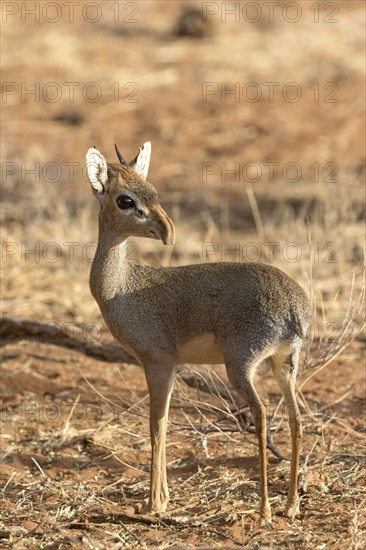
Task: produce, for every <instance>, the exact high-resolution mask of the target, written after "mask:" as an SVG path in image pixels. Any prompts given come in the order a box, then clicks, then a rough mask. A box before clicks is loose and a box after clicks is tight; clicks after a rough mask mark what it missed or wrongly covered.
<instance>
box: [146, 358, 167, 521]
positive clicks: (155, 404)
mask: <svg viewBox="0 0 366 550" xmlns="http://www.w3.org/2000/svg"><path fill="white" fill-rule="evenodd" d="M144 370H145V376H146V381H147V385H148V388H149V395H150V437H151V474H150V496H149V501H148V504H147V505H146V506H145V508H143V510H142V512H143V513H158V514H160V513H162V512H165V510H166V507H167V504H168V501H169V491H168V484H167V479H166V460H165V438H166V429H167V422H168V411H169V403H170V396H171V393H172V390H173V385H174V378H175V367H171V366H166V365H165V366H164V365H150V364H149V365H144Z"/></svg>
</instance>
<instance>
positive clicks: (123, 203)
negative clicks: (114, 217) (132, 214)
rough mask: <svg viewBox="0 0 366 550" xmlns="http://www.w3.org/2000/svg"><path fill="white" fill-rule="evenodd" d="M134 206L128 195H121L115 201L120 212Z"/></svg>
mask: <svg viewBox="0 0 366 550" xmlns="http://www.w3.org/2000/svg"><path fill="white" fill-rule="evenodd" d="M134 204H135V203H134V202H133V200H132V199H131V197H129V196H128V195H121V196H120V197H118V199H117V206H118V208H121V210H128V209H129V208H132V207H133V206H134Z"/></svg>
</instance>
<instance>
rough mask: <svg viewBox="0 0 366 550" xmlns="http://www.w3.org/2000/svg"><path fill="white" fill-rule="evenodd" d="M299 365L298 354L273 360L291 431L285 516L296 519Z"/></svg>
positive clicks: (300, 432) (297, 506)
mask: <svg viewBox="0 0 366 550" xmlns="http://www.w3.org/2000/svg"><path fill="white" fill-rule="evenodd" d="M297 364H298V354H297V353H294V354H293V355H292V356H290V357H287V358H286V359H285V361H283V362H282V361H281V360H277V359H276V357H274V358H273V374H274V376H275V378H276V380H277V383H278V385H279V387H280V389H281V391H282V394H283V397H284V399H285V402H286V406H287V411H288V416H289V424H290V430H291V442H292V452H291V475H290V486H289V492H288V497H287V504H286V509H285V514H286V516H288V517H295V516H297V515H299V514H300V507H299V504H300V499H299V494H298V475H299V462H300V452H301V445H302V426H301V416H300V411H299V408H298V406H297V402H296V394H295V381H296V372H297Z"/></svg>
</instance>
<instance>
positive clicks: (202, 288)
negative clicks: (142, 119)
mask: <svg viewBox="0 0 366 550" xmlns="http://www.w3.org/2000/svg"><path fill="white" fill-rule="evenodd" d="M116 151H117V154H118V158H119V161H120V163H119V164H114V163H113V164H110V163H109V164H107V162H106V160H105V158H104V157H103V155H102V154H101V153H100V152H99V151H98V150H97V149H95V148H92V149H89V151H88V153H87V167H88V174H89V178H90V182H91V185H92V191H93V193H94V196H95V197H96V198H97V199H98V201H99V203H100V212H99V238H98V246H97V250H96V254H95V258H94V261H93V265H92V268H91V273H90V288H91V292H92V294H93V296H94V298H95V299H96V301H97V302H98V305H99V307H100V310H101V313H102V315H103V317H104V319H105V321H106V323H107V325H108V327H109V329H110V331H111V333H112V334H113V336H114V337H115V339H116V340H118V341H119V342H120V343H121V345H122V346H123V347H124V348H125V349H126V350H127V351H128V352H129V353H130V354H132V355H133V356H134V357H136V358H137V360H138V361H139V362H140V363H141V365H142V366H143V368H144V371H145V375H146V380H147V385H148V389H149V394H150V434H151V447H152V458H151V484H150V497H149V501H148V503H147V505H146V506H145V509H144V512H145V513H162V512H164V511H165V510H166V507H167V503H168V500H169V494H168V486H167V481H166V464H165V436H166V426H167V416H168V408H169V402H170V396H171V392H172V388H173V383H174V377H175V370H176V366H177V365H179V364H181V363H196V364H202V363H208V364H220V363H225V365H226V369H227V374H228V377H229V380H230V381H231V383H232V384H233V386H234V388H235V389H236V390H237V391H238V392H239V393H240V394H241V396H242V397H243V398H244V399H245V401H246V402H247V403H248V404H249V406H250V409H251V412H252V414H253V418H254V423H255V428H256V433H257V436H258V444H259V472H260V493H261V505H260V515H261V521H262V523H266V522H270V521H271V510H270V505H269V501H268V494H267V466H266V414H265V413H266V411H265V407H264V405H263V404H262V402H261V400H260V398H259V397H258V394H257V390H256V388H255V385H254V377H255V374H263V373H264V372H266V371H267V370H268V369H270V368H271V369H272V371H273V374H274V376H275V378H276V380H277V382H278V384H279V387H280V389H281V391H282V393H283V395H284V398H285V401H286V404H287V408H288V414H289V422H290V427H291V438H292V457H291V477H290V488H289V493H288V499H287V505H286V514H287V515H288V516H290V517H293V516H295V515H297V514H298V513H299V497H298V489H297V478H298V467H299V456H300V448H301V438H302V432H301V419H300V414H299V410H298V407H297V403H296V398H295V380H296V373H297V368H298V361H299V352H300V348H301V345H302V342H303V340H304V337H305V333H306V330H307V327H308V324H309V322H310V304H309V301H308V299H307V297H306V294H305V292H304V291H303V290H302V288H301V287H300V286H299V285H298V284H297V283H296V282H295V281H294V280H293V279H291V278H290V277H289V276H287V275H286V274H285V273H283V272H282V271H280V270H279V269H277V268H275V267H273V266H269V265H265V264H259V263H243V264H240V263H211V264H203V265H186V266H180V267H151V266H146V265H139V264H136V263H130V262H129V261H128V260H127V257H126V251H127V244H126V241H127V239H128V237H130V236H136V237H149V238H153V239H159V240H162V241H163V243H164V244H167V245H168V244H174V225H173V222H172V220H171V219H170V218H169V216H168V215H167V214H166V213H165V211H164V210H163V208H162V207H161V206H160V204H159V200H158V195H157V192H156V190H155V188H154V187H153V186H152V185H151V184H150V183H148V182H147V180H146V178H147V173H148V168H149V162H150V154H151V145H150V143H149V142H147V143H145V144H144V146H143V147H142V148H141V149H140V150H139V153H138V155H137V156H136V158H135V159H134V160H133V161H132V162H130V163H127V162H126V161H125V160H124V159H123V157H122V155H121V154H120V153H119V151H118V149H117V148H116Z"/></svg>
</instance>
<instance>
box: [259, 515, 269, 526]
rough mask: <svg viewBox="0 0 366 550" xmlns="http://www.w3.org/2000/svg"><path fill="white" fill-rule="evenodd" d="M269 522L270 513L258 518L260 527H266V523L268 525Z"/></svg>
mask: <svg viewBox="0 0 366 550" xmlns="http://www.w3.org/2000/svg"><path fill="white" fill-rule="evenodd" d="M270 523H272V517H271V514H269V515H268V516H265V517H264V516H261V519H260V523H259V525H260V526H261V527H266V526H267V525H269V524H270Z"/></svg>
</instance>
